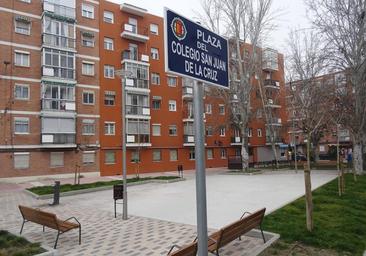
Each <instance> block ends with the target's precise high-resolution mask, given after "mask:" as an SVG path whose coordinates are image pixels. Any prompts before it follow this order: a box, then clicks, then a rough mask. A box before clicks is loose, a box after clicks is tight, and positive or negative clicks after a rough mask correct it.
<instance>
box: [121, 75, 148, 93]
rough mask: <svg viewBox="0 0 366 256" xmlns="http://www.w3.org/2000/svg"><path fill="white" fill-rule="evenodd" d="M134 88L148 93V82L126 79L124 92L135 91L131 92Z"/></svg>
mask: <svg viewBox="0 0 366 256" xmlns="http://www.w3.org/2000/svg"><path fill="white" fill-rule="evenodd" d="M134 88H137V89H143V90H148V91H146V92H147V93H149V92H150V90H149V81H147V80H141V79H137V78H126V90H127V91H128V90H132V91H135V90H133V89H134Z"/></svg>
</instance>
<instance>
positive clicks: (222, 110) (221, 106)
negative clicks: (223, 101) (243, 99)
mask: <svg viewBox="0 0 366 256" xmlns="http://www.w3.org/2000/svg"><path fill="white" fill-rule="evenodd" d="M219 114H220V115H225V105H219Z"/></svg>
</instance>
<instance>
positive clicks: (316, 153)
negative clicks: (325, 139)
mask: <svg viewBox="0 0 366 256" xmlns="http://www.w3.org/2000/svg"><path fill="white" fill-rule="evenodd" d="M313 152H314V162H315V163H318V161H319V160H320V157H319V145H318V144H314V146H313Z"/></svg>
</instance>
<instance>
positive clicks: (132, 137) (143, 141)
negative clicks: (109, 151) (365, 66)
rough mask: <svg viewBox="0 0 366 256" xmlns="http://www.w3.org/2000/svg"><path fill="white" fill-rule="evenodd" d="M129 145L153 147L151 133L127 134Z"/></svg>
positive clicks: (127, 144)
mask: <svg viewBox="0 0 366 256" xmlns="http://www.w3.org/2000/svg"><path fill="white" fill-rule="evenodd" d="M126 146H127V147H151V143H150V135H149V134H127V143H126Z"/></svg>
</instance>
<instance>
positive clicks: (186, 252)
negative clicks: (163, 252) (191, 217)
mask: <svg viewBox="0 0 366 256" xmlns="http://www.w3.org/2000/svg"><path fill="white" fill-rule="evenodd" d="M175 247H177V248H178V250H177V251H175V252H172V251H173V249H174V248H175ZM196 255H197V241H194V242H192V243H190V244H188V245H185V246H183V247H180V246H178V245H173V246H172V248H170V250H169V252H168V256H196Z"/></svg>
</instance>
